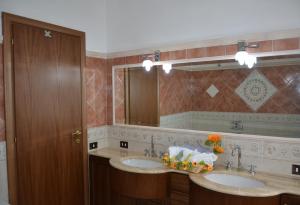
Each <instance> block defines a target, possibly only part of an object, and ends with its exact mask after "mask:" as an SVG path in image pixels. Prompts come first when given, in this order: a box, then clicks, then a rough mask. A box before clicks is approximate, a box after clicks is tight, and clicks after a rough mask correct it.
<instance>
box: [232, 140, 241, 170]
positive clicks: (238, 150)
mask: <svg viewBox="0 0 300 205" xmlns="http://www.w3.org/2000/svg"><path fill="white" fill-rule="evenodd" d="M235 151H237V153H238V169H242V163H241V158H242V150H241V147H240V146H239V145H235V146H234V147H233V149H232V152H231V156H233V157H234V156H235Z"/></svg>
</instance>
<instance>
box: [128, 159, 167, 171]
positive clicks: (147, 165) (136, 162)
mask: <svg viewBox="0 0 300 205" xmlns="http://www.w3.org/2000/svg"><path fill="white" fill-rule="evenodd" d="M122 163H123V164H125V165H127V166H130V167H136V168H141V169H157V168H163V167H164V166H163V164H162V163H161V162H159V161H154V160H151V159H125V160H123V161H122Z"/></svg>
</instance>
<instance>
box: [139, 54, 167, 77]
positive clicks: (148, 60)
mask: <svg viewBox="0 0 300 205" xmlns="http://www.w3.org/2000/svg"><path fill="white" fill-rule="evenodd" d="M153 60H154V62H159V61H160V51H155V52H154V54H148V55H144V56H143V67H144V68H145V70H146V71H148V72H149V71H150V70H151V68H152V67H153V65H154V63H153ZM162 68H163V70H164V71H165V73H167V74H168V73H170V71H171V70H172V64H171V63H164V64H163V65H162Z"/></svg>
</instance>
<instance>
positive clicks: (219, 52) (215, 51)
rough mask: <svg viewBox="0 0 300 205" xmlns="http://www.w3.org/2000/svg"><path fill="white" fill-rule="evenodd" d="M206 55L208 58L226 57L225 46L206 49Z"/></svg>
mask: <svg viewBox="0 0 300 205" xmlns="http://www.w3.org/2000/svg"><path fill="white" fill-rule="evenodd" d="M206 54H207V56H208V57H212V56H224V55H225V46H212V47H207V48H206Z"/></svg>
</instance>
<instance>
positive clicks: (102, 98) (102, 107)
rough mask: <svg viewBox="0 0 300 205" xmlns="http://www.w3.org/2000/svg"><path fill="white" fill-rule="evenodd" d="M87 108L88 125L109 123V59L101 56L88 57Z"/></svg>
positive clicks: (86, 75) (86, 79) (86, 72)
mask: <svg viewBox="0 0 300 205" xmlns="http://www.w3.org/2000/svg"><path fill="white" fill-rule="evenodd" d="M84 73H85V83H86V106H87V107H86V110H87V124H88V127H97V126H101V125H106V123H107V92H108V89H107V75H108V70H107V61H106V60H105V59H100V58H91V57H87V58H86V67H85V70H84Z"/></svg>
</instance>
